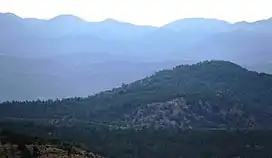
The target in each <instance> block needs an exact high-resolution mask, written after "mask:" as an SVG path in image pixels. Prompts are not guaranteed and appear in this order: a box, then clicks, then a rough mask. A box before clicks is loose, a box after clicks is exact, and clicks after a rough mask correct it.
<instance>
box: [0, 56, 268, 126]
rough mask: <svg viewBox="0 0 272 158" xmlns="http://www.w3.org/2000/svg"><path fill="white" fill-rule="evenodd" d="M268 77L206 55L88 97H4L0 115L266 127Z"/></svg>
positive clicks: (62, 121)
mask: <svg viewBox="0 0 272 158" xmlns="http://www.w3.org/2000/svg"><path fill="white" fill-rule="evenodd" d="M271 80H272V76H271V75H268V74H264V73H256V72H253V71H248V70H246V69H244V68H242V67H241V66H238V65H236V64H234V63H231V62H227V61H205V62H201V63H198V64H193V65H183V66H177V67H175V68H173V69H168V70H162V71H159V72H157V73H155V74H154V75H151V76H149V77H146V78H144V79H142V80H138V81H136V82H133V83H131V84H123V85H122V86H121V87H119V88H114V89H112V90H109V91H104V92H101V93H97V94H95V95H93V96H89V97H87V98H68V99H62V100H55V101H53V100H47V101H40V100H38V101H32V102H5V103H3V104H2V105H1V106H0V109H1V111H0V116H1V118H2V119H4V118H16V117H18V116H20V118H22V119H32V120H34V121H35V119H38V120H39V119H46V120H58V121H57V122H58V123H57V124H66V123H67V122H71V121H72V122H73V121H76V122H78V121H80V120H81V122H86V121H87V122H98V124H99V122H100V123H103V124H104V123H105V124H108V125H109V126H111V125H118V126H120V127H122V128H137V129H138V128H151V127H155V128H168V127H174V128H185V129H187V128H219V129H220V128H223V129H226V128H250V129H251V128H252V129H270V128H271V127H270V125H269V122H270V121H271V120H272V118H271V116H272V115H270V114H272V111H271V109H272V108H271V106H270V105H271V103H272V100H271V99H270V98H271V97H270V95H271V94H272V91H271V89H272V82H271ZM253 83H254V84H253ZM46 107H47V108H46ZM260 107H262V108H260ZM29 108H31V109H32V110H30V111H31V112H30V111H29ZM32 111H36V112H35V113H33V112H32Z"/></svg>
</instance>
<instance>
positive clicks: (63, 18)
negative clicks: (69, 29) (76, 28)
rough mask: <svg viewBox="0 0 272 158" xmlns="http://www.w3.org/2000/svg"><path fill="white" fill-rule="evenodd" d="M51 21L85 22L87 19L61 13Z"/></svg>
mask: <svg viewBox="0 0 272 158" xmlns="http://www.w3.org/2000/svg"><path fill="white" fill-rule="evenodd" d="M50 21H62V22H64V21H66V22H85V20H83V19H81V18H79V17H77V16H74V15H68V14H67V15H59V16H56V17H54V18H52V19H50Z"/></svg>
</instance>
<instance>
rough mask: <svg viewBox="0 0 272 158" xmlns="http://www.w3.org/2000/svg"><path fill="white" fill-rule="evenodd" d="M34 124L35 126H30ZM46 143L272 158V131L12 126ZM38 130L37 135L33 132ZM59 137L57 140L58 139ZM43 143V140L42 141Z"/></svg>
mask: <svg viewBox="0 0 272 158" xmlns="http://www.w3.org/2000/svg"><path fill="white" fill-rule="evenodd" d="M30 124H31V126H29V125H30ZM1 127H3V128H6V129H9V130H10V131H13V130H17V132H18V129H20V130H19V131H20V132H24V133H25V134H26V133H27V132H28V133H29V134H30V135H32V137H33V136H34V137H35V135H36V136H37V135H39V136H40V137H43V139H44V140H50V139H51V140H52V139H53V138H54V139H55V140H57V141H58V142H72V143H74V144H78V145H80V147H81V148H85V149H88V150H90V151H92V152H94V153H99V154H100V155H105V156H107V157H111V158H145V157H146V158H147V157H156V158H165V157H168V158H177V157H184V158H200V157H201V158H202V157H204V158H205V157H207V158H210V157H220V158H229V157H241V158H248V157H254V158H255V157H258V158H262V157H263V158H264V157H271V156H272V134H271V131H261V130H255V131H254V130H251V131H247V130H229V131H225V130H174V129H173V130H152V129H143V130H138V131H137V130H113V129H108V128H102V127H96V126H73V127H52V128H44V127H43V126H41V125H35V124H32V123H8V124H3V123H2V124H1ZM33 131H34V132H33ZM56 138H57V139H56ZM41 140H42V139H41Z"/></svg>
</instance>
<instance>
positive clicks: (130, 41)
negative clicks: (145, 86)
mask: <svg viewBox="0 0 272 158" xmlns="http://www.w3.org/2000/svg"><path fill="white" fill-rule="evenodd" d="M271 26H272V18H271V19H264V20H260V21H256V22H252V23H247V22H238V23H235V24H231V23H228V22H226V21H222V20H216V19H204V18H189V19H180V20H177V21H173V22H171V23H168V24H166V25H164V26H161V27H153V26H138V25H134V24H130V23H125V22H120V21H116V20H113V19H107V20H104V21H101V22H88V21H85V20H83V19H80V18H78V17H76V16H73V15H60V16H57V17H55V18H52V19H48V20H42V19H33V18H30V19H29V18H21V17H18V16H17V15H14V14H12V13H0V34H1V37H0V74H1V75H0V102H2V101H7V100H9V101H10V100H35V99H38V98H39V99H55V98H63V97H71V96H87V95H91V94H95V93H98V92H101V91H104V90H109V89H112V88H114V87H117V86H120V85H121V84H122V83H130V82H132V81H136V80H139V79H141V78H143V77H145V76H147V75H151V74H152V73H154V72H155V71H156V70H160V69H167V68H171V67H173V66H176V65H177V64H185V63H196V62H199V61H203V60H212V59H215V60H227V61H233V62H235V63H238V64H239V65H243V66H244V67H246V68H249V69H251V70H256V71H260V72H266V73H271V72H272V63H271V59H272V54H271V51H272V47H271V46H272V45H271V42H270V41H272V29H271V28H272V27H271ZM245 56H246V57H247V60H244V57H245ZM108 78H111V82H107V79H108Z"/></svg>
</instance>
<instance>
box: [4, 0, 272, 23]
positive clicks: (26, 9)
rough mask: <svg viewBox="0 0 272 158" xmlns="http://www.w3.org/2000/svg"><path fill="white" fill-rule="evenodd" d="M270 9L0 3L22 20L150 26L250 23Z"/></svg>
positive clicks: (230, 4)
mask: <svg viewBox="0 0 272 158" xmlns="http://www.w3.org/2000/svg"><path fill="white" fill-rule="evenodd" d="M271 7H272V1H271V0H0V12H11V13H14V14H16V15H18V16H20V17H23V18H40V19H50V18H53V17H55V16H57V15H61V14H69V15H70V14H72V15H75V16H78V17H80V18H82V19H85V20H87V21H102V20H104V19H107V18H112V19H115V20H119V21H124V22H130V23H133V24H138V25H153V26H161V25H164V24H166V23H169V22H171V21H175V20H178V19H183V18H196V17H202V18H215V19H221V20H226V21H229V22H237V21H248V22H252V21H257V20H260V19H267V18H270V17H272V9H271Z"/></svg>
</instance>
